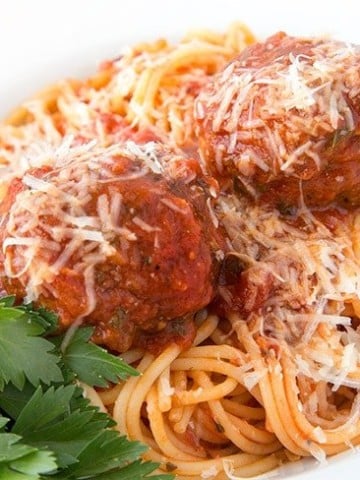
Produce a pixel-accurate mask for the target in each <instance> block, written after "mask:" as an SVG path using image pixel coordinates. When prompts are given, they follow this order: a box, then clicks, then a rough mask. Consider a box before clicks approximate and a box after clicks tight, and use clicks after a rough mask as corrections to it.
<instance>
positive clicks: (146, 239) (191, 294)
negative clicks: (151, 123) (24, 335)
mask: <svg viewBox="0 0 360 480" xmlns="http://www.w3.org/2000/svg"><path fill="white" fill-rule="evenodd" d="M215 186H216V185H215V184H214V182H211V181H210V180H209V181H208V180H207V179H206V178H205V177H202V178H200V172H199V169H198V165H197V163H196V162H194V161H193V160H191V159H186V158H182V157H181V156H179V155H174V154H173V153H171V152H169V151H168V150H166V149H165V148H163V147H161V146H160V145H159V144H155V143H147V144H145V145H142V146H138V145H136V144H134V143H133V142H128V143H126V144H124V145H113V146H111V147H108V148H100V147H94V146H93V145H92V144H89V145H77V146H72V147H70V148H69V149H68V150H66V148H65V147H64V146H62V147H60V149H59V150H58V151H57V152H55V153H54V155H53V156H52V158H51V161H50V162H49V165H47V166H44V167H42V168H37V169H33V170H31V171H28V172H27V173H25V174H24V175H23V177H22V178H17V179H15V180H13V182H12V183H11V185H10V187H9V190H8V192H7V195H6V197H5V199H4V201H3V202H2V205H1V211H2V212H1V213H2V215H3V217H2V223H1V227H0V243H1V246H2V249H1V250H2V252H3V259H2V261H3V265H4V268H3V272H2V281H3V284H4V287H5V289H6V291H7V292H8V293H12V294H16V295H17V296H18V297H20V298H25V300H27V301H36V303H37V304H38V305H41V306H45V307H48V308H51V309H53V310H55V311H56V312H58V314H59V316H60V322H61V325H62V327H63V328H67V327H68V326H69V325H70V324H72V323H73V322H74V321H75V320H76V319H83V321H85V322H87V323H90V324H93V325H95V332H94V340H95V341H96V342H98V343H100V344H103V345H105V346H107V347H109V348H110V349H112V350H115V351H124V350H126V349H127V348H129V347H130V345H131V344H132V343H133V341H134V338H135V337H136V338H140V340H139V341H141V335H139V332H140V333H141V332H150V333H154V332H160V331H162V330H164V331H165V332H166V335H168V337H169V339H171V341H176V340H177V338H176V335H175V333H176V332H178V333H179V332H180V333H181V335H180V334H179V335H178V337H179V338H180V337H181V338H184V337H185V338H186V337H187V336H193V335H194V333H195V331H194V328H191V325H190V326H188V327H186V328H185V327H184V328H183V329H182V331H181V328H179V320H178V319H179V317H180V318H184V319H185V320H186V318H187V317H188V316H189V315H191V314H193V313H194V312H196V311H197V310H199V309H201V308H202V307H204V306H206V305H207V304H208V303H209V301H210V300H211V299H212V297H213V295H214V285H215V279H216V275H217V263H218V262H217V259H216V252H217V250H219V249H220V248H221V247H222V246H223V245H222V242H223V240H222V236H221V233H220V231H219V229H218V228H216V227H217V225H214V223H213V222H211V218H210V215H211V211H210V209H209V208H205V207H204V206H206V204H209V198H210V195H209V194H208V189H211V188H215ZM174 319H175V320H176V322H177V323H176V324H175V326H177V327H176V328H175V330H176V332H175V333H174V329H172V331H171V332H169V328H166V327H167V323H168V322H169V321H170V320H174ZM185 320H184V325H185V326H186V325H189V321H188V320H186V321H185ZM170 330H171V329H170ZM187 340H189V341H191V338H190V339H187ZM148 343H149V345H152V344H154V340H153V339H150V340H148ZM142 344H144V339H142ZM145 344H146V341H145Z"/></svg>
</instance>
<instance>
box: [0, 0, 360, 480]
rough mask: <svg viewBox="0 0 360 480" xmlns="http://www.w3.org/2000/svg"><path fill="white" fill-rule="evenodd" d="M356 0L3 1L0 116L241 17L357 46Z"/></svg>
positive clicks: (261, 27)
mask: <svg viewBox="0 0 360 480" xmlns="http://www.w3.org/2000/svg"><path fill="white" fill-rule="evenodd" d="M358 8H359V6H358V2H357V0H338V1H336V0H327V1H325V0H286V1H282V0H271V1H270V0H269V1H267V0H247V1H244V0H207V1H206V0H0V116H1V115H5V114H6V113H7V112H8V111H9V110H10V109H11V108H13V107H15V106H16V105H17V104H18V103H19V102H20V101H22V100H24V99H26V98H27V97H29V96H31V94H32V93H34V92H36V91H38V90H41V88H43V87H45V86H46V85H48V84H49V83H51V82H54V81H56V80H58V79H61V78H64V77H67V76H84V75H86V74H88V73H90V72H91V71H93V70H94V68H95V67H96V65H97V64H98V62H99V61H101V60H102V59H104V58H111V57H113V56H115V55H116V54H117V53H118V51H119V49H120V48H121V47H123V46H125V45H127V44H131V43H133V42H137V41H141V40H146V39H153V38H157V37H164V36H165V37H168V38H171V39H176V38H178V37H180V36H181V35H182V34H183V33H185V32H186V30H187V29H189V28H194V27H208V28H215V29H219V30H221V29H223V28H225V27H226V26H227V25H228V24H229V23H231V22H232V21H234V20H241V21H244V22H245V23H247V24H248V26H249V27H250V28H251V29H252V30H253V31H254V32H255V33H256V34H257V35H258V36H259V37H266V36H267V35H270V34H272V33H275V32H276V31H278V30H284V31H286V32H287V33H290V34H299V35H300V34H304V35H309V34H319V35H320V34H329V35H332V36H335V37H337V38H340V39H343V40H346V41H349V42H354V43H360V26H359V16H358V14H357V12H358ZM359 476H360V454H358V453H357V454H356V453H346V454H343V455H341V456H340V457H338V458H336V459H333V460H331V461H330V462H329V464H328V465H327V466H320V467H319V466H315V467H314V466H312V465H310V466H309V465H306V466H305V470H304V467H303V466H302V465H301V464H300V465H292V466H291V467H290V468H289V469H287V470H286V471H284V472H282V474H281V477H282V478H284V477H285V478H289V477H291V478H292V479H293V478H294V479H297V480H321V479H324V480H325V479H326V480H340V479H343V480H355V479H356V480H357V479H358V478H359Z"/></svg>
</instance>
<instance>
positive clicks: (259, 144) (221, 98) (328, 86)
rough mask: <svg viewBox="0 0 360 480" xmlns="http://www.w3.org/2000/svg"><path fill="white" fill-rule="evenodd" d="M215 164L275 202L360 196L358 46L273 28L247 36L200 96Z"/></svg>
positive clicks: (206, 144) (353, 202) (205, 152)
mask: <svg viewBox="0 0 360 480" xmlns="http://www.w3.org/2000/svg"><path fill="white" fill-rule="evenodd" d="M195 107H196V116H197V128H198V136H199V143H200V148H201V152H202V156H203V157H204V159H205V162H206V164H207V166H208V168H209V169H210V171H212V172H216V174H217V175H221V176H223V177H224V178H226V177H229V176H232V177H236V179H237V181H238V182H239V183H240V185H241V187H242V190H243V191H244V192H247V193H248V194H250V195H252V196H254V197H255V198H256V199H257V200H259V201H263V202H266V203H268V204H270V205H273V206H276V207H278V208H280V209H281V208H283V209H285V210H286V209H287V208H289V207H290V208H291V207H294V206H295V207H296V206H298V205H299V204H300V202H301V198H302V197H303V199H304V201H305V203H306V204H307V205H308V206H310V207H316V206H326V205H328V204H330V203H331V202H336V203H340V204H342V205H349V206H357V205H359V204H360V161H359V160H360V136H359V114H360V48H359V47H357V46H353V45H348V44H344V43H341V42H338V41H335V40H330V39H319V38H308V39H306V38H294V37H290V36H287V35H286V34H285V33H278V34H276V35H274V36H272V37H270V38H269V39H268V40H266V41H265V42H264V43H259V44H256V45H254V46H250V47H249V48H247V49H246V50H244V51H243V52H242V53H241V55H240V56H239V57H237V58H236V59H235V60H234V61H232V62H231V63H230V64H229V65H228V66H227V67H226V68H225V69H224V71H223V72H221V73H219V74H218V75H216V76H215V77H214V78H213V79H212V80H211V81H210V82H209V83H208V84H207V86H206V87H205V88H204V89H203V90H202V92H201V93H200V95H199V97H198V99H197V102H196V105H195Z"/></svg>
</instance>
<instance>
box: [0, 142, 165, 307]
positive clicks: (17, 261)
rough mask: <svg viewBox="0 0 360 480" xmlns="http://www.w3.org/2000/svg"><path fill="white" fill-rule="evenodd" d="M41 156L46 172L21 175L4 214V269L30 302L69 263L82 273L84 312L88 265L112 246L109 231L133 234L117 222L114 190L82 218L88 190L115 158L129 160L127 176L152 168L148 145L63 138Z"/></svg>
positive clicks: (90, 279) (90, 288)
mask: <svg viewBox="0 0 360 480" xmlns="http://www.w3.org/2000/svg"><path fill="white" fill-rule="evenodd" d="M46 154H47V156H46V158H47V165H49V166H50V167H51V169H50V170H49V171H47V172H45V173H44V174H43V175H42V178H38V177H36V176H34V175H31V174H29V173H26V174H25V175H24V176H23V182H22V183H23V186H24V190H23V191H21V192H19V193H18V194H17V196H16V198H15V200H14V203H13V204H12V206H11V208H10V210H9V212H8V214H7V217H6V220H7V221H6V223H5V224H4V240H3V244H2V250H3V255H4V273H5V275H6V276H7V277H8V278H18V279H19V280H20V281H21V283H22V284H23V286H24V288H25V291H26V298H25V301H27V302H31V301H33V300H36V299H37V298H38V297H39V295H40V294H42V293H44V294H45V292H46V290H47V288H48V285H51V283H52V282H53V281H54V279H55V278H56V276H57V275H58V274H59V273H60V272H61V270H62V269H63V268H64V267H65V266H68V265H71V268H73V269H74V271H76V272H78V273H80V274H81V275H82V276H83V278H84V285H85V291H86V298H87V307H86V311H85V313H84V315H88V314H89V313H91V312H92V311H93V310H94V309H95V307H96V295H95V280H94V272H95V267H96V266H97V265H98V264H101V263H103V262H104V261H105V260H106V259H107V258H108V257H111V256H112V255H114V254H115V253H116V250H115V248H114V247H113V246H112V241H113V240H114V238H115V235H118V236H120V237H122V238H123V239H124V241H135V240H136V239H137V237H136V234H135V233H134V232H132V231H130V230H129V229H128V228H125V227H124V226H122V225H121V211H122V196H121V194H120V193H119V192H110V193H112V195H110V196H109V195H107V194H101V195H99V196H98V198H97V200H96V213H95V214H94V215H88V213H87V209H86V208H87V205H88V203H89V202H90V200H91V199H92V196H91V192H92V191H93V190H94V188H96V185H97V184H99V183H102V182H111V181H114V180H117V181H118V180H119V177H118V176H116V175H114V174H113V173H112V170H111V167H112V165H113V163H114V158H115V157H114V156H117V155H122V156H125V157H127V158H129V159H131V160H136V162H134V164H133V167H132V168H133V170H134V172H133V173H136V174H138V173H141V174H143V175H144V174H146V172H150V171H151V172H154V170H155V171H159V169H158V168H157V165H158V164H159V161H158V159H157V157H156V147H155V146H154V145H153V144H145V145H144V146H143V147H139V146H136V148H134V144H133V143H132V142H128V143H125V144H123V145H118V144H114V145H112V146H110V147H107V148H103V147H99V146H97V145H96V143H95V142H91V143H90V144H83V145H74V144H73V138H70V139H69V138H65V139H64V142H63V143H62V144H61V145H60V146H59V147H58V148H55V149H53V150H52V151H51V149H49V148H48V147H47V148H46ZM154 165H155V167H154ZM109 188H110V190H111V187H109ZM49 221H50V223H49ZM133 223H134V225H137V226H138V227H139V228H141V229H142V230H144V231H146V232H159V231H160V229H159V228H158V227H153V226H151V225H148V224H147V223H146V222H144V221H143V220H142V219H140V218H139V217H138V216H136V215H135V216H134V218H133Z"/></svg>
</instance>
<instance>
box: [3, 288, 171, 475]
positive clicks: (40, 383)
mask: <svg viewBox="0 0 360 480" xmlns="http://www.w3.org/2000/svg"><path fill="white" fill-rule="evenodd" d="M56 326H57V317H56V315H55V314H52V313H51V312H48V311H46V310H44V309H34V308H33V306H32V305H21V306H14V297H5V298H3V299H0V358H6V359H7V361H6V362H2V363H1V364H0V480H40V479H41V480H45V479H46V478H49V477H51V478H53V479H54V480H55V479H57V480H81V479H84V478H86V479H89V480H90V479H94V480H147V479H149V480H150V479H151V480H169V479H170V478H173V477H172V476H171V475H154V476H153V475H152V473H153V472H154V470H155V469H156V468H157V467H158V465H157V464H156V463H152V462H143V461H141V460H139V456H140V455H141V454H142V453H143V452H144V451H145V450H146V447H145V446H144V445H142V444H140V443H139V442H131V441H129V440H127V439H126V438H125V437H122V436H120V434H119V432H117V431H116V430H114V429H113V427H114V425H115V422H114V420H113V419H112V418H111V417H110V416H109V415H107V414H105V413H101V412H100V411H99V410H98V408H97V407H94V406H92V405H91V404H90V402H89V401H88V400H87V399H86V398H85V397H84V392H83V390H82V388H81V387H79V386H78V385H77V384H76V383H75V380H76V379H79V380H81V381H83V382H85V383H87V384H89V385H92V386H102V387H103V386H107V385H108V383H109V382H117V381H118V379H125V378H126V377H127V376H129V375H137V374H138V372H137V371H136V370H134V369H133V368H132V367H130V366H129V365H127V364H125V363H124V362H123V361H122V360H121V359H119V358H118V357H115V356H113V355H111V354H110V353H108V352H106V351H105V350H104V349H102V348H100V347H98V346H96V345H94V344H91V343H89V339H90V337H91V334H92V328H90V327H85V328H80V329H78V330H77V331H75V333H74V335H73V337H72V338H71V339H70V341H69V343H68V345H67V347H66V348H65V351H62V350H61V348H60V346H61V342H62V339H63V337H62V336H55V337H51V338H44V336H45V335H47V334H48V333H53V332H54V331H55V330H56Z"/></svg>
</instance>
